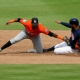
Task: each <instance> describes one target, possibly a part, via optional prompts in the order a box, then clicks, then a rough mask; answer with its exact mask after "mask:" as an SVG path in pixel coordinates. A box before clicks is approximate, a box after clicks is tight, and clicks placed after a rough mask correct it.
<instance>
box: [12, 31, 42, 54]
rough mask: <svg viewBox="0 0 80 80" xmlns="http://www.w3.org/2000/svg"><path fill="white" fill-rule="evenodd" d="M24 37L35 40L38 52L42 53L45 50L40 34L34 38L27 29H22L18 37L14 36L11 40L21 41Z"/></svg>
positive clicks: (34, 43) (14, 41) (13, 41)
mask: <svg viewBox="0 0 80 80" xmlns="http://www.w3.org/2000/svg"><path fill="white" fill-rule="evenodd" d="M23 39H30V40H31V41H32V42H33V45H34V48H35V49H36V50H37V52H40V53H41V52H43V48H42V43H41V39H40V35H38V36H36V37H33V38H32V37H30V36H29V35H28V33H27V31H26V30H25V29H24V30H23V31H21V32H20V33H19V34H18V35H17V36H16V37H14V38H12V39H11V40H10V42H11V43H12V44H14V43H16V42H19V41H21V40H23ZM26 44H28V43H26Z"/></svg>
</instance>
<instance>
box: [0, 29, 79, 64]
mask: <svg viewBox="0 0 80 80" xmlns="http://www.w3.org/2000/svg"><path fill="white" fill-rule="evenodd" d="M20 31H21V30H0V47H1V46H3V45H4V44H5V43H6V42H7V41H8V40H10V39H12V38H13V37H15V36H16V35H17V34H18V33H19V32H20ZM52 32H54V33H57V34H59V35H62V36H65V35H66V36H68V37H69V36H70V31H69V30H68V31H66V30H64V31H60V30H59V31H57V30H53V31H52ZM40 35H41V41H42V45H43V48H49V47H51V46H53V45H55V44H58V43H60V42H62V41H61V40H59V39H56V38H53V37H49V36H47V35H45V34H40ZM29 49H33V45H32V42H31V41H30V40H28V39H25V40H22V41H20V42H18V43H16V44H13V45H12V46H10V47H9V48H7V49H5V50H3V51H2V52H0V64H80V55H79V54H66V55H56V54H54V53H53V52H48V53H41V54H39V53H27V52H26V51H27V50H29Z"/></svg>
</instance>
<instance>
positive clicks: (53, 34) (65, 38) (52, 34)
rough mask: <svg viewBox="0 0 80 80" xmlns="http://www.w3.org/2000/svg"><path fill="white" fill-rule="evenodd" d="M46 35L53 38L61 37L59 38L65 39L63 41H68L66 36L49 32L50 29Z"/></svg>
mask: <svg viewBox="0 0 80 80" xmlns="http://www.w3.org/2000/svg"><path fill="white" fill-rule="evenodd" d="M48 35H49V36H51V37H55V38H58V39H61V40H63V41H65V42H68V41H69V39H68V37H66V36H65V37H62V36H60V35H57V34H55V33H53V32H51V31H49V33H48Z"/></svg>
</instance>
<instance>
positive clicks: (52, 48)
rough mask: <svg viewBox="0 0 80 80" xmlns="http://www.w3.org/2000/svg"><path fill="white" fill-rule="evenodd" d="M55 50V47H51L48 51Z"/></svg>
mask: <svg viewBox="0 0 80 80" xmlns="http://www.w3.org/2000/svg"><path fill="white" fill-rule="evenodd" d="M54 49H55V48H54V46H53V47H51V48H48V49H47V51H54Z"/></svg>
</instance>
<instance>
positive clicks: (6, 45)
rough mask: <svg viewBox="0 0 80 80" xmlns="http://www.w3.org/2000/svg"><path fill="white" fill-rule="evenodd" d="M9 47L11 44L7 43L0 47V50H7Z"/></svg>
mask: <svg viewBox="0 0 80 80" xmlns="http://www.w3.org/2000/svg"><path fill="white" fill-rule="evenodd" d="M11 45H12V44H11V42H10V41H8V42H7V43H6V44H5V45H4V46H2V47H1V50H3V49H5V48H7V47H9V46H11Z"/></svg>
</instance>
